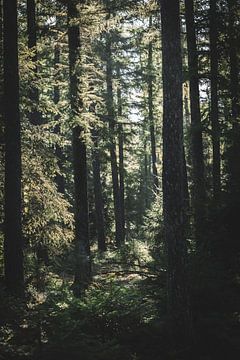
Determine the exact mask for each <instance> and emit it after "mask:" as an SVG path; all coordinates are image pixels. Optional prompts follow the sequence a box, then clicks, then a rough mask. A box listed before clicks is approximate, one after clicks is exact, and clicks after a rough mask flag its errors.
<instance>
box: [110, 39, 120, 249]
mask: <svg viewBox="0 0 240 360" xmlns="http://www.w3.org/2000/svg"><path fill="white" fill-rule="evenodd" d="M110 36H111V35H110V34H107V45H106V54H107V60H106V62H107V64H106V65H107V69H106V70H107V74H106V75H107V112H108V118H109V147H110V157H111V171H112V184H113V201H114V216H115V241H116V245H117V246H118V247H119V246H121V244H122V243H123V242H124V236H123V231H122V213H121V206H120V191H119V176H118V166H117V155H116V141H115V125H116V121H115V110H114V103H113V79H112V49H111V39H110Z"/></svg>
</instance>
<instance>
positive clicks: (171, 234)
mask: <svg viewBox="0 0 240 360" xmlns="http://www.w3.org/2000/svg"><path fill="white" fill-rule="evenodd" d="M161 18H162V59H163V60H162V61H163V216H164V234H165V242H166V248H167V259H168V315H169V325H170V331H171V335H172V338H173V341H174V343H175V345H176V346H178V345H183V344H184V343H186V342H188V341H189V339H190V334H191V320H190V318H191V317H190V306H189V298H188V290H187V283H186V282H187V280H186V257H187V246H186V233H185V231H186V214H185V211H186V207H185V191H186V190H185V188H186V184H185V182H186V178H185V176H184V152H183V103H182V101H183V99H182V56H181V39H180V14H179V1H177V0H162V1H161Z"/></svg>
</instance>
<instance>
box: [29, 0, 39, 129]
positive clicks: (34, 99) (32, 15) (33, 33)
mask: <svg viewBox="0 0 240 360" xmlns="http://www.w3.org/2000/svg"><path fill="white" fill-rule="evenodd" d="M27 32H28V48H29V50H30V52H31V60H32V62H33V66H34V75H35V79H34V81H33V84H32V83H31V84H30V88H29V100H30V106H31V107H32V109H31V111H30V112H29V121H30V122H31V123H32V124H33V125H40V124H41V122H42V119H41V114H40V112H39V111H38V105H39V91H38V87H37V85H36V83H34V82H36V78H37V74H38V66H37V61H38V54H37V24H36V3H35V0H27Z"/></svg>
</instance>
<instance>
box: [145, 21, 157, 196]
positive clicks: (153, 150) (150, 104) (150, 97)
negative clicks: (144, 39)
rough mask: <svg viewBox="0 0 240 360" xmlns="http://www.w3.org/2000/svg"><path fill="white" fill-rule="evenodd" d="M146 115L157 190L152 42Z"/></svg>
mask: <svg viewBox="0 0 240 360" xmlns="http://www.w3.org/2000/svg"><path fill="white" fill-rule="evenodd" d="M151 27H152V15H151V16H150V19H149V28H150V29H151ZM148 116H149V130H150V140H151V160H152V175H153V185H154V191H155V192H156V193H158V192H159V181H158V172H157V155H156V138H155V124H154V116H153V43H152V41H150V42H149V45H148Z"/></svg>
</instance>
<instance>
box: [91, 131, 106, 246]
mask: <svg viewBox="0 0 240 360" xmlns="http://www.w3.org/2000/svg"><path fill="white" fill-rule="evenodd" d="M92 138H93V143H94V147H93V151H92V166H93V186H94V197H95V210H96V223H97V238H98V250H99V251H100V252H101V251H106V250H107V246H106V236H105V227H104V223H105V221H104V202H103V193H102V183H101V162H100V153H99V146H98V139H99V134H98V131H96V130H93V133H92Z"/></svg>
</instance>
